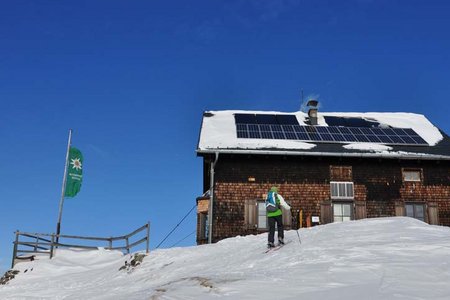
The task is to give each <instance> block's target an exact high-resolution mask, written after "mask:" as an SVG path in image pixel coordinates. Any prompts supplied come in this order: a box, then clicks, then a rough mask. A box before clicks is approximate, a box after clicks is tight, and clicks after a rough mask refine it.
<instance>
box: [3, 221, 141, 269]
mask: <svg viewBox="0 0 450 300" xmlns="http://www.w3.org/2000/svg"><path fill="white" fill-rule="evenodd" d="M144 230H146V235H145V236H144V237H143V238H141V239H139V240H137V241H132V240H133V239H132V238H133V237H134V236H135V235H137V234H138V233H140V232H142V231H144ZM15 234H16V239H15V241H14V249H13V257H12V264H11V268H14V265H15V264H16V262H17V261H20V260H33V259H34V258H35V256H36V255H38V254H45V255H49V256H50V258H53V256H54V255H55V249H56V248H77V249H87V250H89V249H92V250H95V249H98V248H99V247H103V248H105V249H109V250H121V251H122V252H126V253H130V249H131V248H133V247H136V246H138V245H140V244H142V243H144V242H145V247H146V253H148V252H149V243H150V222H148V223H147V224H145V225H144V226H141V227H139V228H138V229H136V230H134V231H133V232H131V233H129V234H127V235H124V236H117V237H106V238H105V237H89V236H75V235H63V234H60V235H56V234H54V233H52V234H46V233H28V232H20V231H16V232H15ZM57 237H58V238H57ZM61 240H78V241H80V240H83V241H90V243H94V245H92V244H91V245H80V244H72V243H66V242H64V243H62V242H61ZM56 241H58V242H56ZM98 242H102V243H105V244H104V245H97V244H98ZM120 242H122V245H121V246H120V245H119V246H117V245H116V244H117V243H120ZM113 243H115V245H113ZM85 244H86V243H85Z"/></svg>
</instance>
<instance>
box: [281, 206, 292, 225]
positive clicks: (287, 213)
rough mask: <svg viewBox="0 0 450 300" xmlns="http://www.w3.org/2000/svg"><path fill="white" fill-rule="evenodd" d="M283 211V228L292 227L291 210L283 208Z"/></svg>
mask: <svg viewBox="0 0 450 300" xmlns="http://www.w3.org/2000/svg"><path fill="white" fill-rule="evenodd" d="M281 210H282V211H283V226H286V227H289V228H291V227H292V214H291V210H290V209H284V208H281Z"/></svg>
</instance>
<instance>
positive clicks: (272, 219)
mask: <svg viewBox="0 0 450 300" xmlns="http://www.w3.org/2000/svg"><path fill="white" fill-rule="evenodd" d="M267 219H269V243H273V242H274V236H275V223H276V224H277V227H278V238H279V239H280V238H281V239H282V238H284V230H283V217H282V216H276V217H268V218H267Z"/></svg>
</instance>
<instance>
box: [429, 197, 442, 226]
mask: <svg viewBox="0 0 450 300" xmlns="http://www.w3.org/2000/svg"><path fill="white" fill-rule="evenodd" d="M428 223H429V224H430V225H439V213H438V206H437V203H435V202H430V203H428Z"/></svg>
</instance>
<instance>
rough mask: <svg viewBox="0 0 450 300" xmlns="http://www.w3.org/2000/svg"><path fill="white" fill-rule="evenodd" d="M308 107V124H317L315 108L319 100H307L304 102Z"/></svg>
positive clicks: (316, 108)
mask: <svg viewBox="0 0 450 300" xmlns="http://www.w3.org/2000/svg"><path fill="white" fill-rule="evenodd" d="M306 106H307V108H308V117H309V124H310V125H313V126H314V125H317V110H318V106H319V101H317V100H308V102H307V103H306Z"/></svg>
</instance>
